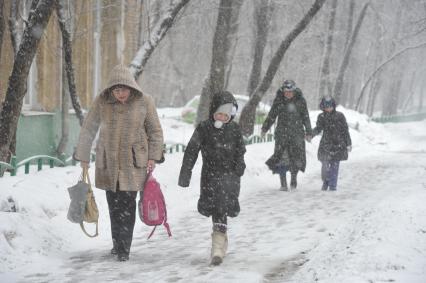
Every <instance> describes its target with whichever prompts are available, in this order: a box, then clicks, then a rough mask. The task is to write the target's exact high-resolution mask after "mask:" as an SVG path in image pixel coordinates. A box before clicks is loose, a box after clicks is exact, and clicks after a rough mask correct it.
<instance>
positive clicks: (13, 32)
mask: <svg viewBox="0 0 426 283" xmlns="http://www.w3.org/2000/svg"><path fill="white" fill-rule="evenodd" d="M20 5H21V1H20V0H16V1H12V3H11V4H10V16H9V32H10V39H11V41H12V48H13V54H15V56H16V54H17V53H18V49H19V44H21V40H22V33H23V30H22V28H21V26H20V24H19V22H20V21H21V19H20V16H19V6H20Z"/></svg>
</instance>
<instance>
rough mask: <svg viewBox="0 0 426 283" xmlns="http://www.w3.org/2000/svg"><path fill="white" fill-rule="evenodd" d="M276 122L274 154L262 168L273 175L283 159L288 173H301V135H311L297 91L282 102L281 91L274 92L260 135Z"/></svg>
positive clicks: (303, 168)
mask: <svg viewBox="0 0 426 283" xmlns="http://www.w3.org/2000/svg"><path fill="white" fill-rule="evenodd" d="M277 118H278V122H277V127H276V128H275V133H274V134H275V150H274V154H273V155H272V157H271V158H269V159H268V161H267V162H266V164H267V165H268V167H269V168H270V169H271V170H273V171H274V169H275V168H274V167H275V166H276V165H277V164H279V163H281V162H282V159H283V156H288V163H289V164H286V166H287V167H288V169H289V170H290V171H291V172H297V171H299V170H301V171H305V167H306V150H305V135H312V129H311V122H310V120H309V112H308V107H307V105H306V100H305V98H304V97H303V94H302V91H301V90H300V89H298V88H297V89H296V90H295V93H294V96H293V97H292V98H291V99H287V98H285V97H284V95H283V92H282V91H281V90H278V91H277V95H276V97H275V100H274V102H273V104H272V107H271V110H270V111H269V114H268V117H267V118H266V120H265V122H264V123H263V125H262V131H263V132H266V131H268V130H269V128H270V127H271V126H272V124H274V122H275V120H276V119H277Z"/></svg>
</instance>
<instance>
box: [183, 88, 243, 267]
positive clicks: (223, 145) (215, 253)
mask: <svg viewBox="0 0 426 283" xmlns="http://www.w3.org/2000/svg"><path fill="white" fill-rule="evenodd" d="M237 107H238V105H237V102H236V100H235V98H234V96H233V95H232V94H231V93H230V92H228V91H221V92H219V93H216V94H215V95H214V97H213V99H212V102H211V105H210V113H209V118H208V119H207V120H205V121H203V122H201V123H200V124H199V125H198V126H197V128H196V129H195V131H194V133H193V135H192V137H191V140H190V141H189V143H188V146H187V147H186V150H185V154H184V157H183V162H182V167H181V170H180V175H179V183H178V184H179V186H181V187H188V186H189V182H190V180H191V175H192V168H193V167H194V164H195V162H196V160H197V157H198V153H199V151H201V155H202V157H203V166H202V169H201V190H200V198H199V200H198V211H199V213H200V214H202V215H204V216H207V217H210V216H211V217H212V222H213V233H212V248H211V264H212V265H218V264H221V263H222V261H223V258H224V256H225V254H226V250H227V247H228V234H227V229H228V226H227V225H228V223H227V218H228V216H229V217H236V216H237V215H238V214H239V212H240V205H239V202H238V197H239V194H240V179H241V176H242V175H243V174H244V170H245V167H246V165H245V162H244V154H245V152H246V149H245V145H244V140H243V136H242V133H241V129H240V127H239V126H238V124H237V123H235V122H234V121H233V119H234V117H235V114H236V113H237Z"/></svg>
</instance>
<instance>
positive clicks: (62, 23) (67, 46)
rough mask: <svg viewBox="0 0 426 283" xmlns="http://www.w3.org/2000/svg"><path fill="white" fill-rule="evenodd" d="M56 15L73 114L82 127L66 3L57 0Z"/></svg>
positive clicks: (63, 0)
mask: <svg viewBox="0 0 426 283" xmlns="http://www.w3.org/2000/svg"><path fill="white" fill-rule="evenodd" d="M56 13H57V15H58V23H59V28H60V29H61V34H62V50H63V54H64V59H65V71H66V74H67V77H66V78H67V84H68V88H69V94H70V97H71V102H72V106H73V108H74V110H75V114H76V116H77V118H78V120H79V121H80V126H81V125H83V120H84V116H83V112H82V111H81V106H80V102H79V99H78V96H77V91H76V86H75V76H74V66H73V63H72V36H71V32H70V30H69V29H68V27H67V16H66V1H65V0H58V1H57V5H56Z"/></svg>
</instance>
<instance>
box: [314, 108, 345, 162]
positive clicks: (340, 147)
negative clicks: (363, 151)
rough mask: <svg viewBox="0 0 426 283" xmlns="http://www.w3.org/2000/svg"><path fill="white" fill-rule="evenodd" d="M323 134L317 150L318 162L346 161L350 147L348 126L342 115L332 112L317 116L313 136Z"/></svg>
mask: <svg viewBox="0 0 426 283" xmlns="http://www.w3.org/2000/svg"><path fill="white" fill-rule="evenodd" d="M321 132H323V134H322V138H321V141H320V145H319V148H318V159H319V160H320V161H328V160H331V161H341V160H347V159H348V150H347V147H348V146H351V145H352V141H351V137H350V135H349V129H348V124H347V123H346V119H345V116H344V115H343V113H341V112H338V111H336V110H333V111H332V112H330V113H328V112H325V111H324V112H323V113H321V114H319V115H318V119H317V125H316V127H315V128H314V130H313V134H314V135H318V134H319V133H321Z"/></svg>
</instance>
